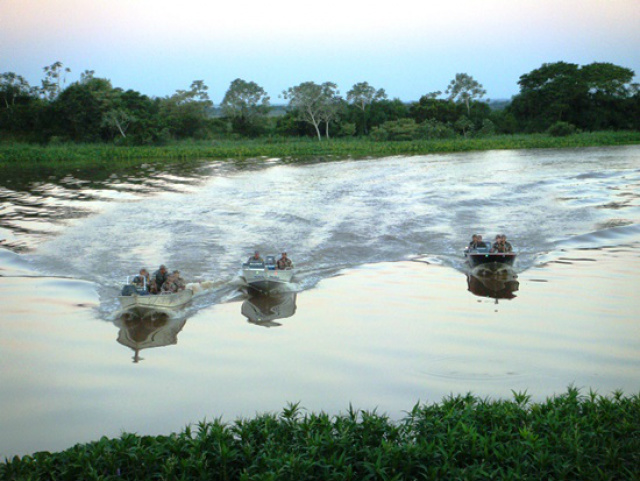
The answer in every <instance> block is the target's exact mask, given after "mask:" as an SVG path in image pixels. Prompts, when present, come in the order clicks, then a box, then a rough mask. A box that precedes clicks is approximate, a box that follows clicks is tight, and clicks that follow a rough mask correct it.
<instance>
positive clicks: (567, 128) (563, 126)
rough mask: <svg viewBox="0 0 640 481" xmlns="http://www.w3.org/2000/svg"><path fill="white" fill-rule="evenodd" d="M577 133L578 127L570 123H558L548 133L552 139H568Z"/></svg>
mask: <svg viewBox="0 0 640 481" xmlns="http://www.w3.org/2000/svg"><path fill="white" fill-rule="evenodd" d="M576 131H577V129H576V126H575V125H573V124H570V123H569V122H556V123H555V124H553V125H552V126H551V127H549V128H548V129H547V133H548V134H549V135H551V136H552V137H567V136H568V135H573V134H575V133H576Z"/></svg>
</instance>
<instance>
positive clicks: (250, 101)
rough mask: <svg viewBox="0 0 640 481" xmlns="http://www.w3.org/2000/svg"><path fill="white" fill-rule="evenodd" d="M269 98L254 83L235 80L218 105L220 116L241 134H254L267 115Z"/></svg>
mask: <svg viewBox="0 0 640 481" xmlns="http://www.w3.org/2000/svg"><path fill="white" fill-rule="evenodd" d="M269 100H270V98H269V96H268V95H267V93H266V92H265V91H264V89H263V88H262V87H260V86H259V85H258V84H257V83H255V82H247V81H245V80H242V79H239V78H237V79H235V80H234V81H233V82H231V85H230V86H229V89H228V90H227V93H226V94H225V96H224V99H222V103H221V104H220V107H221V110H222V114H223V115H224V116H225V117H227V118H228V119H229V120H230V121H231V125H232V126H233V129H234V130H235V131H237V132H239V133H242V134H251V133H255V132H256V130H257V125H258V124H259V122H260V120H261V119H264V117H266V115H267V114H268V113H269V110H270V105H269Z"/></svg>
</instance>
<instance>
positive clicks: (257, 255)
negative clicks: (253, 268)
mask: <svg viewBox="0 0 640 481" xmlns="http://www.w3.org/2000/svg"><path fill="white" fill-rule="evenodd" d="M247 262H264V259H263V258H262V257H260V252H258V251H255V252H254V253H253V255H252V256H251V257H249V260H248V261H247Z"/></svg>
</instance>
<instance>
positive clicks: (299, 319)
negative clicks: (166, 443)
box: [0, 146, 640, 456]
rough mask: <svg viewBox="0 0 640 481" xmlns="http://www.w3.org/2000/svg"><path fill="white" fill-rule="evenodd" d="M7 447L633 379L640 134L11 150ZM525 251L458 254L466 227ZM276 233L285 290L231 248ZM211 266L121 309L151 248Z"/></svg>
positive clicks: (8, 451)
mask: <svg viewBox="0 0 640 481" xmlns="http://www.w3.org/2000/svg"><path fill="white" fill-rule="evenodd" d="M0 175H1V177H0V239H2V244H1V245H0V246H1V248H0V353H1V357H2V362H1V364H0V456H12V455H15V454H19V455H20V454H27V453H32V452H35V451H39V450H60V449H65V448H67V447H69V446H72V445H73V444H75V443H76V442H87V441H91V440H95V439H99V438H100V437H101V436H102V435H106V436H118V435H119V434H120V433H122V432H137V433H140V434H159V433H165V434H166V433H168V432H171V431H176V430H180V429H181V428H183V427H184V426H185V425H187V424H189V423H194V422H198V421H201V420H203V419H205V418H207V419H212V418H215V417H219V416H221V417H222V418H223V419H226V420H233V419H236V418H237V417H240V416H253V415H254V414H255V413H256V412H264V411H278V410H280V409H282V408H283V407H285V406H286V404H287V403H288V402H298V401H300V403H301V406H303V407H305V408H306V409H309V410H312V411H321V410H324V411H326V412H330V413H337V412H340V411H344V410H346V409H347V408H348V407H349V404H350V403H352V404H353V406H354V407H357V408H362V409H377V410H378V412H384V413H387V414H389V415H390V416H391V417H392V418H394V419H398V418H401V417H402V416H403V413H404V411H407V410H410V409H411V407H412V406H413V405H414V404H415V403H416V402H418V401H422V402H436V401H440V400H441V399H442V397H443V396H446V395H448V394H450V393H466V392H473V393H474V394H477V395H480V396H483V397H492V398H498V397H510V396H511V395H512V394H511V391H512V390H515V391H525V390H526V391H527V392H528V393H529V394H531V395H532V397H533V399H535V400H542V399H544V398H545V397H547V396H551V395H553V394H554V393H560V392H564V391H565V390H566V388H567V387H568V386H570V385H574V386H577V387H579V388H581V389H583V392H585V393H586V392H588V390H589V389H593V390H596V391H598V392H599V393H601V394H609V393H611V392H612V391H614V390H616V389H622V390H623V391H624V392H625V393H629V394H631V393H638V391H639V390H640V324H639V322H638V319H639V318H640V297H639V295H638V287H637V285H638V281H639V280H640V274H639V268H640V147H638V146H631V147H619V148H589V149H573V150H530V151H491V152H482V153H466V154H454V155H430V156H414V157H388V158H382V159H367V160H340V161H329V162H326V161H325V162H308V163H303V164H289V163H287V162H285V161H283V160H280V159H259V160H255V161H246V162H231V161H229V162H205V161H202V162H191V163H188V164H182V165H172V166H162V165H158V164H150V165H145V166H142V167H137V168H135V169H134V168H132V169H124V170H118V171H116V173H104V172H102V171H99V170H94V171H76V170H70V171H65V170H56V171H46V170H37V171H31V172H27V173H26V174H25V173H24V171H22V172H21V173H17V172H12V171H10V170H6V169H5V170H2V171H1V172H0ZM476 232H478V233H482V234H484V235H485V238H491V237H493V236H494V235H495V234H496V233H503V232H504V233H506V234H507V235H508V237H509V240H510V242H511V243H512V244H513V245H514V246H515V248H516V250H517V252H518V253H519V256H518V261H517V263H516V265H515V269H514V270H513V271H512V272H507V273H503V275H500V276H492V277H483V276H471V275H468V272H467V268H466V266H465V263H464V258H463V257H462V255H461V250H462V248H463V247H464V245H466V244H467V243H468V241H469V239H470V236H471V234H472V233H476ZM255 249H258V250H260V251H261V252H262V253H265V254H268V253H273V254H277V253H280V252H282V251H283V250H286V251H287V252H288V253H289V256H290V257H291V258H292V259H293V261H294V263H295V265H296V273H297V283H296V285H295V292H292V293H289V294H284V295H282V296H279V297H273V298H261V297H250V296H248V295H247V294H246V293H245V292H244V290H243V289H242V286H241V282H240V280H239V276H238V274H239V267H240V263H241V262H242V261H243V260H245V259H246V258H247V257H248V256H249V255H250V254H251V253H252V252H253V250H255ZM161 263H164V264H167V265H168V267H169V268H170V269H180V270H181V272H182V274H183V276H184V277H185V278H186V280H187V281H195V282H198V281H207V282H205V284H204V285H205V287H206V289H203V290H202V291H201V292H199V295H198V296H197V297H196V298H194V300H193V301H192V302H191V304H190V305H189V306H188V307H187V308H185V309H184V310H182V311H179V312H176V313H175V314H173V315H171V316H166V315H155V316H147V317H145V318H136V317H134V316H128V315H122V313H120V312H119V310H118V302H117V298H116V296H117V295H118V292H119V289H120V287H121V285H122V281H123V279H124V277H125V276H127V275H129V274H132V273H135V272H137V271H138V270H139V269H140V268H141V267H146V268H147V269H149V270H151V271H153V270H155V269H157V267H158V265H159V264H161Z"/></svg>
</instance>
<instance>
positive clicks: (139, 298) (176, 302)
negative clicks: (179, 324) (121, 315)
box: [118, 276, 193, 311]
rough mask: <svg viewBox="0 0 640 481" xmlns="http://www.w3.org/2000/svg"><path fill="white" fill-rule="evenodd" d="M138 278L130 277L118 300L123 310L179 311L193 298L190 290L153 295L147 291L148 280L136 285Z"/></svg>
mask: <svg viewBox="0 0 640 481" xmlns="http://www.w3.org/2000/svg"><path fill="white" fill-rule="evenodd" d="M137 277H138V276H128V277H127V281H126V284H125V286H124V287H123V288H122V291H121V293H120V296H118V300H119V301H120V306H121V307H122V310H125V311H126V310H129V309H136V308H137V309H152V310H166V309H169V310H170V309H178V308H180V307H182V306H184V305H185V304H187V303H188V302H189V301H190V300H191V298H192V297H193V290H192V289H190V288H187V289H184V290H182V291H178V292H161V293H159V294H151V293H149V290H148V289H147V285H146V279H143V284H142V285H140V284H136V283H134V279H136V278H137Z"/></svg>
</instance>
